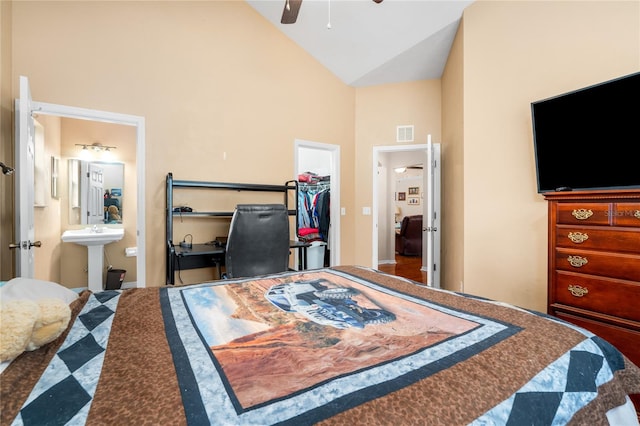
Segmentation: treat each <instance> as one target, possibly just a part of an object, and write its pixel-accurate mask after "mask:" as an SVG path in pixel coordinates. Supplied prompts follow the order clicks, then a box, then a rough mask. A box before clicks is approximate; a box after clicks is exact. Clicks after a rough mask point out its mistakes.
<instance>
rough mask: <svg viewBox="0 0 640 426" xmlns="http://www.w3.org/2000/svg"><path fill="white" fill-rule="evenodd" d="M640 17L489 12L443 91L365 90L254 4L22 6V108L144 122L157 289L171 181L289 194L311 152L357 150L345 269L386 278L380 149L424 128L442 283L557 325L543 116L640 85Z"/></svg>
mask: <svg viewBox="0 0 640 426" xmlns="http://www.w3.org/2000/svg"><path fill="white" fill-rule="evenodd" d="M2 3H3V6H4V3H6V2H2ZM639 8H640V5H639V3H638V2H626V1H622V2H613V1H604V2H546V1H522V2H501V1H482V0H481V1H478V2H476V3H474V4H473V5H471V6H470V7H469V8H467V10H466V11H465V15H464V19H463V23H464V26H463V28H461V29H460V31H459V33H458V35H457V38H456V42H455V44H454V46H453V50H452V54H451V56H450V58H449V61H448V64H447V67H446V70H445V74H444V75H443V77H442V80H441V81H439V80H434V81H431V80H429V81H420V82H412V83H403V84H392V85H384V86H379V87H369V88H360V89H352V88H349V87H346V86H344V85H343V84H342V83H341V82H339V81H338V80H337V79H336V78H335V77H333V76H332V75H330V74H329V72H328V71H327V70H326V69H324V68H323V67H321V66H319V65H318V64H317V63H316V62H315V61H314V60H313V59H312V58H311V57H309V55H307V54H306V53H304V52H303V51H301V50H300V49H299V48H298V47H297V46H296V45H294V44H293V43H292V42H291V41H289V40H288V39H287V38H286V37H284V36H283V35H282V34H280V33H279V32H278V31H276V30H275V29H274V28H272V27H271V26H270V24H268V23H266V22H265V21H264V20H263V19H262V18H261V17H260V16H258V15H257V13H255V12H254V11H253V10H252V9H250V8H249V7H248V6H247V5H245V4H244V3H243V2H189V3H174V2H126V3H124V2H105V3H103V2H90V3H81V2H61V3H56V2H16V3H13V20H12V22H11V24H12V31H11V32H10V34H9V36H11V37H12V38H13V52H12V62H13V71H12V75H11V82H12V84H13V93H11V95H10V98H11V97H13V96H15V93H16V89H17V88H16V85H17V81H18V76H19V75H27V76H29V78H30V80H31V84H32V93H33V96H34V99H36V100H38V101H44V102H51V103H58V104H65V105H74V106H81V107H85V108H93V109H100V110H107V111H114V112H120V113H125V114H133V115H140V116H144V117H145V119H146V131H147V154H146V163H147V173H146V181H147V194H146V203H147V214H146V221H147V229H146V231H147V247H146V248H147V277H148V285H160V284H162V283H163V281H164V257H163V248H164V245H163V240H164V232H163V229H164V213H163V208H164V177H165V174H166V173H167V172H169V171H172V172H174V175H175V176H176V177H177V178H180V179H203V180H220V181H242V182H256V181H258V182H276V183H279V182H281V181H284V180H287V179H289V178H290V177H291V176H292V175H293V173H294V171H293V169H292V168H293V140H294V139H295V138H300V139H304V140H313V141H318V142H326V143H333V144H338V145H340V146H341V160H342V161H341V165H342V170H341V172H342V188H341V195H342V200H341V205H342V207H345V208H346V212H347V214H346V216H342V228H341V229H342V247H341V249H342V259H341V260H342V263H356V264H362V265H367V266H371V265H369V264H370V262H371V242H372V225H371V223H372V222H371V217H367V216H363V215H362V207H366V206H371V204H372V194H371V189H372V181H371V180H372V170H371V163H372V149H373V147H374V146H380V145H393V144H395V126H397V125H399V124H415V126H416V127H415V132H416V141H417V142H421V141H426V135H427V134H429V133H431V134H432V135H433V137H434V141H436V142H441V143H442V156H443V160H442V161H443V170H442V172H443V193H442V196H443V212H442V213H443V216H442V221H443V222H442V223H443V234H442V238H443V240H442V241H443V257H442V258H443V270H442V280H443V285H444V286H445V287H446V288H451V289H455V290H460V289H462V287H461V285H462V284H461V283H464V290H465V291H467V292H470V293H474V294H479V295H482V296H487V297H493V298H496V299H499V300H504V301H507V302H511V303H515V304H518V305H521V306H525V307H528V308H533V309H538V310H545V309H546V308H545V303H546V241H547V237H546V204H545V202H544V201H543V199H542V196H540V195H538V194H537V193H536V187H535V170H534V159H533V142H532V139H531V119H530V110H529V105H530V103H531V102H532V101H535V100H538V99H542V98H545V97H548V96H552V95H556V94H560V93H563V92H565V91H569V90H573V89H576V88H580V87H584V86H586V85H589V84H592V83H597V82H600V81H604V80H607V79H610V78H613V77H617V76H620V75H624V74H628V73H631V72H634V71H637V70H638V69H640V36H639V35H640V22H639V21H640V10H639ZM3 10H4V8H3ZM34 26H36V27H39V28H40V31H39V32H38V33H35V32H32V31H31V28H33V27H34ZM4 28H5V26H3V35H4V34H5V30H4ZM115 29H117V30H115ZM39 34H47V37H46V38H43V37H41V36H40V35H39ZM3 40H4V38H3ZM4 52H6V49H3V53H4ZM4 64H5V61H4V57H3V66H2V67H3V70H4V69H5V65H4ZM3 89H5V90H6V85H4V86H3ZM5 93H6V92H4V91H3V93H2V97H3V99H2V100H3V105H7V98H6V94H5ZM3 124H4V122H3ZM5 133H6V131H5V130H3V131H2V134H3V137H4V134H5ZM223 153H226V160H224V159H223V158H224V156H223ZM3 232H4V226H3Z"/></svg>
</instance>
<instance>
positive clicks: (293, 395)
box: [0, 266, 640, 425]
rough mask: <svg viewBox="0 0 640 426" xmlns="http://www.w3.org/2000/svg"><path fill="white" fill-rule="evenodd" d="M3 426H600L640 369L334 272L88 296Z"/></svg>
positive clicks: (7, 396) (36, 359)
mask: <svg viewBox="0 0 640 426" xmlns="http://www.w3.org/2000/svg"><path fill="white" fill-rule="evenodd" d="M73 309H74V317H75V320H74V321H73V323H72V324H71V325H70V327H69V329H68V330H67V332H66V333H65V334H64V335H63V336H61V337H60V339H58V340H57V341H56V342H54V343H52V344H51V345H48V346H47V347H45V348H41V349H40V350H38V351H34V352H27V353H25V354H23V355H22V356H21V357H19V358H18V359H16V360H15V361H14V362H12V363H11V365H10V366H9V367H8V368H7V369H6V370H5V371H4V372H3V373H2V376H1V377H0V379H1V380H2V390H1V392H2V393H1V395H0V397H1V398H2V400H1V404H2V405H1V408H2V413H1V414H0V416H1V417H0V420H1V424H3V425H7V424H24V425H30V424H34V425H41V424H85V423H86V424H166V425H169V424H171V425H179V424H192V425H204V424H219V425H267V424H283V425H285V424H290V425H304V424H316V423H320V424H336V425H338V424H339V425H344V424H370V425H372V424H391V425H399V424H428V425H438V424H441V425H457V424H475V425H502V424H513V425H521V424H536V425H552V424H590V425H597V424H608V423H607V419H606V416H605V413H606V412H607V411H608V410H610V409H611V408H613V407H616V406H619V405H622V404H624V403H625V395H626V394H629V393H640V369H638V368H637V367H636V366H634V365H633V364H631V363H630V362H629V361H628V360H627V359H626V358H625V357H624V356H622V355H621V354H620V353H619V352H618V351H617V350H616V349H615V348H613V347H612V346H611V345H609V344H608V343H607V342H605V341H603V340H602V339H600V338H598V337H597V336H594V335H592V334H590V333H588V332H586V331H584V330H582V329H578V328H576V327H573V326H571V325H568V324H566V323H563V322H561V321H558V320H556V319H553V318H551V317H547V316H545V315H541V314H536V313H532V312H528V311H525V310H521V309H516V308H513V307H507V306H503V305H501V304H499V303H494V302H492V301H487V300H481V299H478V298H472V297H466V296H463V295H459V294H455V293H451V292H446V291H440V290H433V289H429V288H426V287H424V286H420V285H416V284H415V283H410V282H407V281H405V280H402V279H397V278H395V277H391V276H388V275H385V274H381V273H379V272H377V271H373V270H370V269H365V268H358V267H347V266H345V267H336V268H329V269H323V270H318V271H308V272H289V273H284V274H278V275H272V276H268V277H261V278H256V279H250V280H228V281H217V282H211V283H204V284H199V285H191V286H183V287H163V288H146V289H130V290H125V291H120V290H116V291H104V292H101V293H91V292H88V291H86V292H84V293H83V294H82V295H81V297H80V299H79V300H78V301H76V302H74V305H73Z"/></svg>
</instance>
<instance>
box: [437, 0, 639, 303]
mask: <svg viewBox="0 0 640 426" xmlns="http://www.w3.org/2000/svg"><path fill="white" fill-rule="evenodd" d="M462 48H463V51H464V63H463V70H464V71H463V87H464V99H463V102H464V112H463V118H464V124H463V134H464V147H463V152H464V154H463V159H462V161H463V164H464V177H463V181H464V186H463V194H464V195H463V201H462V204H463V206H464V237H463V241H464V242H463V250H464V263H463V265H464V266H463V267H464V290H465V291H466V292H469V293H473V294H479V295H482V296H486V297H490V298H494V299H499V300H504V301H507V302H511V303H514V304H516V305H520V306H525V307H528V308H533V309H537V310H542V311H544V310H546V282H547V274H546V265H547V249H546V244H547V210H546V209H547V205H546V203H545V201H544V200H543V197H542V196H541V195H539V194H537V193H536V175H535V165H534V156H533V141H532V129H531V112H530V103H531V102H533V101H536V100H539V99H544V98H547V97H550V96H553V95H557V94H561V93H564V92H567V91H570V90H574V89H578V88H581V87H584V86H587V85H591V84H594V83H598V82H601V81H605V80H609V79H611V78H614V77H618V76H622V75H626V74H630V73H632V72H637V71H638V70H640V3H639V2H627V1H619V2H615V1H600V2H589V1H584V2H546V1H524V2H503V1H480V2H478V3H474V4H472V5H471V6H470V7H468V8H467V9H466V10H465V14H464V35H463V45H462ZM585 124H587V123H585ZM606 142H607V141H603V143H605V144H606ZM576 143H577V144H579V141H576ZM603 148H605V149H606V145H604V146H603ZM445 215H446V212H445Z"/></svg>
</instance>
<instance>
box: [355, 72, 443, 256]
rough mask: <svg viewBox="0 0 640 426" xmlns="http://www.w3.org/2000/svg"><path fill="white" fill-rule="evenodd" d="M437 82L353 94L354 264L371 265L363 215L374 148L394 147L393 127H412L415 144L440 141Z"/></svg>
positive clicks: (369, 227) (368, 220)
mask: <svg viewBox="0 0 640 426" xmlns="http://www.w3.org/2000/svg"><path fill="white" fill-rule="evenodd" d="M440 103H441V93H440V80H422V81H415V82H410V83H397V84H385V85H381V86H373V87H365V88H359V89H357V91H356V153H357V159H356V161H355V163H354V166H353V167H354V169H355V171H356V179H357V180H356V182H355V185H356V207H355V208H356V211H355V212H354V214H355V216H356V217H357V221H356V228H355V229H356V234H357V236H358V237H357V241H356V245H357V247H358V250H357V251H356V255H355V263H356V264H358V265H365V266H369V267H372V266H375V267H377V265H371V259H372V252H371V246H372V244H373V242H372V241H373V222H372V220H373V218H372V216H365V215H363V214H362V208H363V207H372V204H373V194H372V185H373V183H372V179H373V170H372V166H373V147H375V146H394V145H399V144H397V143H396V127H397V126H400V125H410V124H413V125H414V126H415V127H414V140H415V143H416V144H425V143H427V136H428V135H429V134H431V136H432V141H433V142H434V143H437V142H441V130H440V123H441V117H440Z"/></svg>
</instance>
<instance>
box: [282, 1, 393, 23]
mask: <svg viewBox="0 0 640 426" xmlns="http://www.w3.org/2000/svg"><path fill="white" fill-rule="evenodd" d="M373 1H374V2H375V3H382V0H373ZM301 5H302V0H285V3H284V10H283V11H282V19H281V20H280V23H281V24H294V23H295V22H296V19H298V12H299V11H300V6H301Z"/></svg>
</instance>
